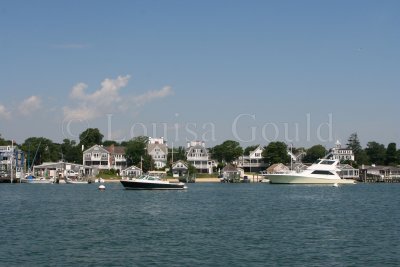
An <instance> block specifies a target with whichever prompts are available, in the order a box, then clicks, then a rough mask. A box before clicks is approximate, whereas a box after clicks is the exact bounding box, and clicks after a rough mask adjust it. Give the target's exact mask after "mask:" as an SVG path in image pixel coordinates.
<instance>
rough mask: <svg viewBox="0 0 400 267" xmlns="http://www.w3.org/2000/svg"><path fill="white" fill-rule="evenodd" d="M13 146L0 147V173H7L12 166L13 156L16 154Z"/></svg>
mask: <svg viewBox="0 0 400 267" xmlns="http://www.w3.org/2000/svg"><path fill="white" fill-rule="evenodd" d="M14 150H15V148H14V149H13V148H12V147H11V146H0V171H5V170H6V169H7V168H8V165H10V164H11V156H12V154H13V152H14Z"/></svg>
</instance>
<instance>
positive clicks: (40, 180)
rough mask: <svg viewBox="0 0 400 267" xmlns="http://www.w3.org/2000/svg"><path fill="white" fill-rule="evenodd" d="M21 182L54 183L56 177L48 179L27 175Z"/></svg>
mask: <svg viewBox="0 0 400 267" xmlns="http://www.w3.org/2000/svg"><path fill="white" fill-rule="evenodd" d="M21 183H26V184H53V183H54V179H52V178H51V179H46V178H44V177H35V176H33V175H27V176H25V178H22V179H21Z"/></svg>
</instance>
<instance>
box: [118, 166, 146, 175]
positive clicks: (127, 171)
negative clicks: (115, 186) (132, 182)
mask: <svg viewBox="0 0 400 267" xmlns="http://www.w3.org/2000/svg"><path fill="white" fill-rule="evenodd" d="M142 173H143V171H142V169H140V168H138V167H136V166H130V167H129V168H126V169H124V170H122V172H121V176H122V177H123V178H126V177H139V176H140V175H142Z"/></svg>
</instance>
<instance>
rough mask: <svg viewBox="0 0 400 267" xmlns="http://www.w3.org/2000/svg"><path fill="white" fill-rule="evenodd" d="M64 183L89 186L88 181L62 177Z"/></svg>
mask: <svg viewBox="0 0 400 267" xmlns="http://www.w3.org/2000/svg"><path fill="white" fill-rule="evenodd" d="M64 181H65V183H66V184H89V181H84V180H78V179H71V178H69V177H64Z"/></svg>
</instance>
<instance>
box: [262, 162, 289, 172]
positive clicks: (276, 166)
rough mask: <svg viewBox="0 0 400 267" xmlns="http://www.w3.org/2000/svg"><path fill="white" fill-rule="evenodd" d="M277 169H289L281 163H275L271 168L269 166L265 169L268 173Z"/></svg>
mask: <svg viewBox="0 0 400 267" xmlns="http://www.w3.org/2000/svg"><path fill="white" fill-rule="evenodd" d="M277 168H280V169H287V170H288V169H289V168H288V167H287V166H285V165H284V164H282V163H275V164H272V165H271V166H269V167H268V169H267V171H268V172H269V171H275V169H277Z"/></svg>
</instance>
